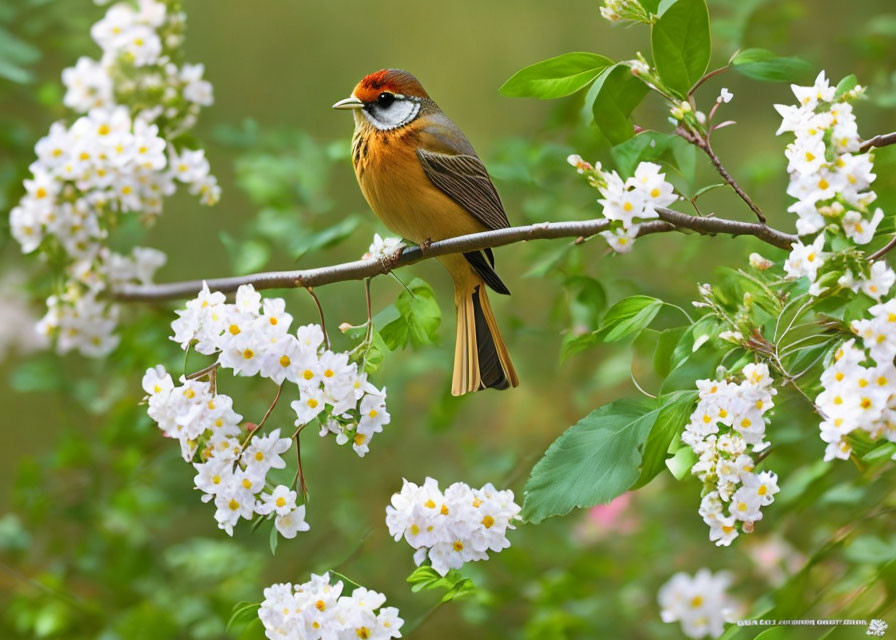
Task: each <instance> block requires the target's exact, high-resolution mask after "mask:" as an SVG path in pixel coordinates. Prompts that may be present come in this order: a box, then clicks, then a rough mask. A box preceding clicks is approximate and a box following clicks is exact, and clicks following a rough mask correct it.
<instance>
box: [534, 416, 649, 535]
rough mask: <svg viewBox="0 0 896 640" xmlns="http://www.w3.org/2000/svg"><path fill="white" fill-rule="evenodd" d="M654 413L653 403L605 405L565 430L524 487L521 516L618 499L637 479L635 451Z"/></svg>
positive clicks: (541, 516) (537, 517) (638, 459)
mask: <svg viewBox="0 0 896 640" xmlns="http://www.w3.org/2000/svg"><path fill="white" fill-rule="evenodd" d="M658 413H659V409H658V408H656V405H655V402H654V401H649V400H646V399H636V400H633V399H622V400H617V401H615V402H611V403H610V404H608V405H605V406H603V407H601V408H599V409H597V410H595V411H592V412H591V413H590V414H588V415H587V416H586V417H584V418H582V419H581V420H580V421H579V422H577V423H576V424H575V425H573V426H571V427H570V428H569V429H567V430H566V431H565V432H563V434H562V435H561V436H560V437H559V438H557V439H556V440H555V441H554V442H553V443H552V444H551V446H550V447H549V448H548V450H547V451H546V452H545V455H544V457H543V458H542V459H541V460H539V461H538V463H537V464H536V465H535V468H533V469H532V474H531V475H530V476H529V480H528V482H527V483H526V489H525V492H524V494H525V498H524V500H523V511H522V516H523V518H524V519H526V520H528V521H529V522H532V523H536V524H537V523H539V522H541V521H542V520H544V519H545V518H550V517H552V516H558V515H564V514H567V513H569V512H570V511H572V509H574V508H576V507H580V508H581V507H592V506H594V505H596V504H600V503H606V502H609V501H610V500H612V499H613V498H615V497H617V496H619V495H621V494H622V493H624V492H625V491H626V490H628V488H629V487H631V486H632V484H633V483H634V482H635V481H636V480H637V479H638V466H639V465H640V463H641V453H640V451H639V449H640V447H641V445H642V444H643V443H644V440H645V439H646V438H647V434H648V433H649V431H650V429H651V427H652V426H653V423H654V421H655V420H656V417H657V414H658Z"/></svg>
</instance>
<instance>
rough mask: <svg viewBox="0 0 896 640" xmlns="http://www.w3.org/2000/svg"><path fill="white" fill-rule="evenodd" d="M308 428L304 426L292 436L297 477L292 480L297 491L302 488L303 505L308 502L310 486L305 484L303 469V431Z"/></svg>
mask: <svg viewBox="0 0 896 640" xmlns="http://www.w3.org/2000/svg"><path fill="white" fill-rule="evenodd" d="M306 426H307V425H304V424H303V425H302V426H301V427H299V428H298V429H296V432H295V433H294V434H292V439H293V440H295V441H296V476H295V478H293V479H292V485H293V486H294V487H295V488H297V489H298V488H299V487H300V486H301V491H302V502H303V504H304V503H305V502H308V485H306V484H305V470H304V468H303V467H302V430H303V429H304V428H305V427H306Z"/></svg>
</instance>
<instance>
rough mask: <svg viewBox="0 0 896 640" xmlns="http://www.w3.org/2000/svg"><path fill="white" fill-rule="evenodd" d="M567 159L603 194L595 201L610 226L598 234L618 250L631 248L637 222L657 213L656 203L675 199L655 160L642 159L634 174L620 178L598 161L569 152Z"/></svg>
mask: <svg viewBox="0 0 896 640" xmlns="http://www.w3.org/2000/svg"><path fill="white" fill-rule="evenodd" d="M567 162H569V164H571V165H572V166H574V167H575V168H576V170H577V171H578V172H579V173H580V174H584V175H586V176H587V177H588V182H589V183H590V184H591V186H593V187H595V188H596V189H597V190H598V191H600V193H601V195H603V196H604V197H603V198H602V199H600V200H598V202H599V203H600V204H601V205H603V208H604V209H603V214H604V217H605V218H607V219H608V220H610V221H611V224H612V226H611V228H610V229H609V230H607V231H603V232H601V235H602V236H603V237H604V238H605V239H606V240H607V242H608V243H609V245H610V246H611V247H612V248H613V250H614V251H617V252H619V253H628V252H629V251H631V250H632V246H633V245H634V243H635V238H636V237H637V236H638V231H639V230H640V229H641V223H642V222H643V221H644V220H649V219H651V218H658V217H659V214H657V212H656V209H657V207H666V206H668V205H670V204H672V203H673V202H675V201H676V200H677V199H678V196H676V195H675V194H674V193H673V191H674V189H673V187H672V185H671V184H669V183H668V182H666V174H664V173H660V170H661V169H662V167H661V166H660V165H658V164H654V163H652V162H642V163H640V164H639V165H638V168H637V169H635V175H634V176H632V177H631V178H629V179H628V180H623V179H622V178H620V177H619V174H617V173H616V172H615V171H611V172H606V171H601V166H600V163H599V162H598V163H595V164H594V165H593V166H592V165H591V164H590V163H588V162H585V161H584V160H582V157H581V156H578V155H571V156H569V157H568V158H567Z"/></svg>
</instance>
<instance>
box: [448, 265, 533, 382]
mask: <svg viewBox="0 0 896 640" xmlns="http://www.w3.org/2000/svg"><path fill="white" fill-rule="evenodd" d="M454 299H455V303H456V304H457V343H456V344H455V347H454V378H453V380H452V382H451V394H452V395H455V396H461V395H463V394H465V393H470V392H473V391H479V390H480V389H507V388H509V387H515V386H517V385H518V384H519V379H518V378H517V376H516V371H515V370H514V368H513V363H512V362H511V361H510V356H509V355H508V353H507V346H506V345H505V344H504V338H502V337H501V332H500V331H499V330H498V323H497V322H495V316H494V314H493V313H492V307H491V305H490V304H489V301H488V294H487V293H486V291H485V284H484V283H483V282H482V281H481V280H480V281H479V282H478V283H476V284H474V285H473V287H472V290H471V289H470V288H469V287H462V286H457V287H456V288H455V291H454Z"/></svg>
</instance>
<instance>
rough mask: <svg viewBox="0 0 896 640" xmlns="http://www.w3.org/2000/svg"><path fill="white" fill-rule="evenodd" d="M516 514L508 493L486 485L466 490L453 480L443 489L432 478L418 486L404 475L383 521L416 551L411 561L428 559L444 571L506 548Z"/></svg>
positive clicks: (439, 570)
mask: <svg viewBox="0 0 896 640" xmlns="http://www.w3.org/2000/svg"><path fill="white" fill-rule="evenodd" d="M519 513H520V507H519V505H517V504H516V503H515V502H514V501H513V492H512V491H509V490H505V491H498V490H496V489H495V488H494V486H492V485H491V484H487V485H485V486H484V487H482V488H481V489H472V488H470V486H469V485H467V484H464V483H463V482H455V483H454V484H452V485H451V486H450V487H448V488H447V489H446V490H445V491H444V493H443V492H442V491H440V490H439V485H438V482H436V481H435V480H434V479H433V478H426V481H425V482H424V483H423V485H422V486H417V485H416V484H414V483H413V482H408V481H407V480H405V481H404V484H403V485H402V488H401V491H400V492H399V493H396V494H394V495H393V496H392V504H391V505H390V506H388V507H386V526H388V527H389V534H390V535H391V536H392V537H394V538H395V540H399V539H401V538H402V537H403V538H404V539H405V540H406V541H407V542H408V544H410V545H411V547H412V548H414V549H415V550H416V552H415V553H414V562H415V563H416V564H417V565H420V564H422V563H423V561H424V560H425V559H427V558H429V562H430V563H431V565H432V568H433V569H435V570H436V571H437V572H438V573H439V574H440V575H443V576H444V575H445V574H447V573H448V571H450V570H451V569H459V568H460V567H461V566H463V565H464V563H466V562H471V561H475V560H486V559H487V558H488V553H487V552H488V551H493V552H499V551H501V550H502V549H506V548H507V547H509V546H510V541H509V540H507V535H506V534H507V530H508V529H513V528H514V526H513V525H512V524H511V523H512V521H513V520H514V519H516V518H518V517H519Z"/></svg>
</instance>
